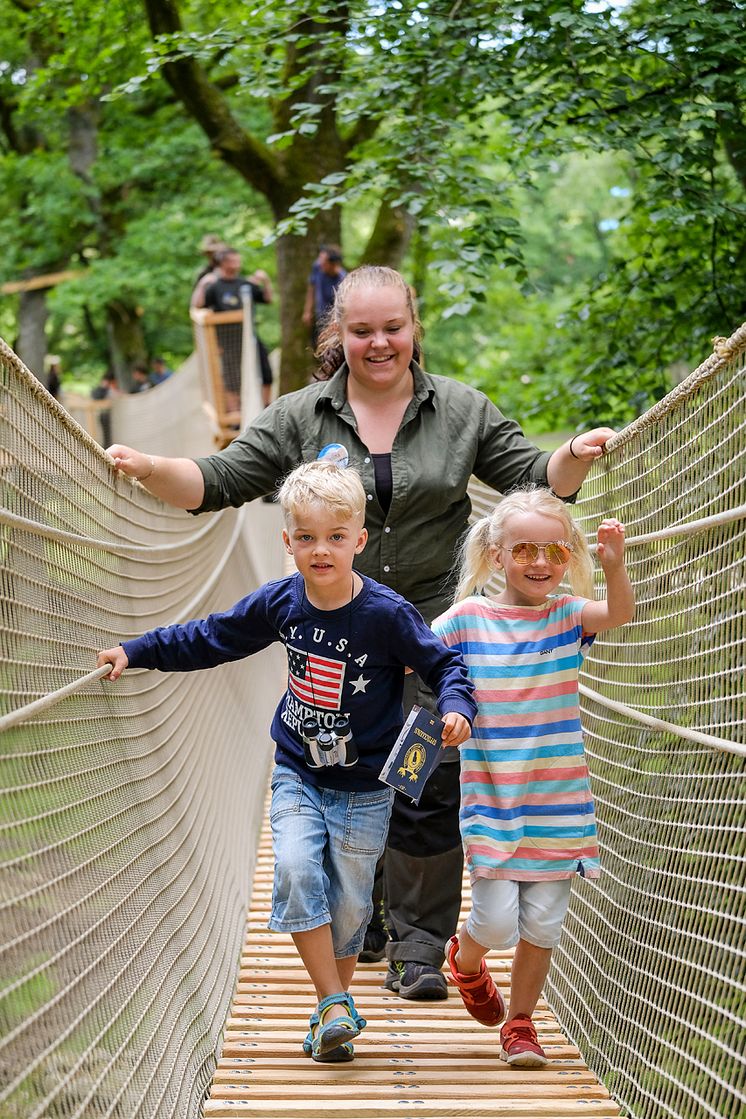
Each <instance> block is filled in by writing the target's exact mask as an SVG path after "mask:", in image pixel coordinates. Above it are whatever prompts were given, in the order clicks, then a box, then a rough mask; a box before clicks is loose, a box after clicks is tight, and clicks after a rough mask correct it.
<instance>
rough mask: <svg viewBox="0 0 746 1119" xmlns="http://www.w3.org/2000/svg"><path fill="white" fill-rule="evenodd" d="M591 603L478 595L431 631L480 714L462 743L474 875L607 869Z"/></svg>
mask: <svg viewBox="0 0 746 1119" xmlns="http://www.w3.org/2000/svg"><path fill="white" fill-rule="evenodd" d="M586 602H587V599H584V598H575V597H572V596H570V595H558V596H557V597H555V598H550V599H548V600H547V602H546V603H544V604H543V605H541V606H506V605H503V604H501V603H497V602H493V601H492V600H490V599H488V598H483V597H481V596H474V597H472V598H467V599H464V600H463V601H462V602H459V603H457V604H456V605H455V606H452V607H451V608H450V609H449V610H447V611H446V612H445V613H444V614H441V616H440V617H439V618H436V619H435V621H434V622H433V626H432V628H433V629H434V631H435V632H436V633H437V634H439V635H440V637H441V638H442V639H443V640H444V641H445V643H446V644H447V645H449V646H450V647H451V648H454V649H457V650H458V651H459V652H460V653H461V655H462V657H463V658H464V660H465V662H466V667H467V669H468V672H469V675H470V676H471V678H472V681H473V682H474V686H475V693H474V698H475V700H476V701H477V705H478V713H477V717H476V720H475V722H474V725H473V729H472V737H471V738H470V739H469V740H468V741H467V742H465V743H464V744H463V745H462V746H461V813H460V820H461V836H462V840H463V845H464V854H465V858H466V865H467V868H468V870H469V875H470V877H471V880H472V881H474V879H475V878H508V879H511V880H512V881H517V882H532V881H536V880H541V879H557V878H571V877H573V876H574V875H575V874H581V875H583V876H585V877H587V878H597V877H598V875H599V873H600V865H599V857H598V838H597V835H596V821H595V815H594V811H593V799H592V796H591V787H590V780H589V776H588V767H587V764H586V759H585V752H584V750H583V734H582V729H581V726H580V701H579V694H578V671H579V669H580V665H581V662H582V660H583V656H584V654H585V652H586V650H587V649H588V648H589V647H590V645H591V642H592V641H593V635H592V634H587V633H584V632H583V628H582V624H581V614H582V611H583V606H584V605H585V604H586Z"/></svg>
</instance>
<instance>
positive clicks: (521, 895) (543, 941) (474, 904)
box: [466, 878, 572, 948]
mask: <svg viewBox="0 0 746 1119" xmlns="http://www.w3.org/2000/svg"><path fill="white" fill-rule="evenodd" d="M571 886H572V879H571V878H559V879H551V880H548V881H547V880H544V881H541V882H513V881H511V880H510V879H507V878H477V879H475V881H474V882H473V883H472V887H471V912H470V914H469V916H468V917H467V918H466V931H467V932H468V934H469V936H471V937H472V938H473V939H474V940H476V942H477V944H481V945H482V946H483V947H484V948H513V947H514V946H515V945H516V944H517V943H518V941H519V940H527V941H528V943H529V944H533V945H535V946H536V947H537V948H556V947H557V945H558V944H559V939H560V934H561V933H562V924H563V922H564V920H565V914H566V913H567V907H568V905H569V903H570V888H571Z"/></svg>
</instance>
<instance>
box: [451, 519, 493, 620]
mask: <svg viewBox="0 0 746 1119" xmlns="http://www.w3.org/2000/svg"><path fill="white" fill-rule="evenodd" d="M492 544H493V539H492V518H491V517H482V519H481V520H480V521H477V522H476V524H474V525H472V527H471V528H470V529H469V532H468V533H467V535H466V538H465V540H464V542H463V544H462V545H461V548H460V550H459V562H458V568H459V580H458V584H457V586H456V590H455V592H454V595H453V601H454V603H456V602H461V600H462V599H464V598H468V597H469V595H472V594H481V592H482V590H483V588H484V586H485V585H486V583H487V582H488V581H489V579H490V577H491V576H492V574H493V567H492V562H491V556H490V549H491V548H492Z"/></svg>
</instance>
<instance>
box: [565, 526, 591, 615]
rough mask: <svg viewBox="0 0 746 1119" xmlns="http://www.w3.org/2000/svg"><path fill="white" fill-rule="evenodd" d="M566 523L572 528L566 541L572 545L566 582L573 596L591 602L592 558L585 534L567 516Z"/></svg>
mask: <svg viewBox="0 0 746 1119" xmlns="http://www.w3.org/2000/svg"><path fill="white" fill-rule="evenodd" d="M568 521H569V522H570V524H571V526H572V534H571V537H570V540H569V541H568V543H570V544H572V556H571V557H570V562H569V564H568V566H567V580H568V582H569V584H570V586H571V588H572V591H573V594H576V595H579V596H580V597H581V598H589V599H590V600H591V601H593V599H594V597H595V592H594V588H593V573H594V565H593V556H592V555H591V552H590V549H589V547H588V541H587V540H586V538H585V533H584V532H581V530H580V529H579V528H578V526H577V525H576V523H575V521H574V520H573V519H572V518H571V517H569V516H568Z"/></svg>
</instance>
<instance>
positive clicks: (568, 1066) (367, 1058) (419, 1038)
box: [204, 818, 621, 1119]
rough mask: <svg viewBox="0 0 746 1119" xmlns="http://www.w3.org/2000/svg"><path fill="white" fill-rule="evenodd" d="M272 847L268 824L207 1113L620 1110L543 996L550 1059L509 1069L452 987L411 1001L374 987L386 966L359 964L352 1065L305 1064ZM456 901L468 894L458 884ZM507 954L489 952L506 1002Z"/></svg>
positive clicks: (535, 1118) (305, 1007) (306, 987)
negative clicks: (270, 926)
mask: <svg viewBox="0 0 746 1119" xmlns="http://www.w3.org/2000/svg"><path fill="white" fill-rule="evenodd" d="M271 896H272V850H271V842H270V836H269V827H268V823H267V822H266V818H265V824H264V829H263V832H262V836H261V840H260V847H259V851H258V853H257V867H256V873H255V878H254V890H253V897H252V901H251V906H250V910H249V915H248V926H247V932H246V940H245V943H244V949H243V953H242V959H241V971H240V976H239V982H238V986H237V991H236V995H235V997H234V1000H233V1005H232V1008H231V1012H230V1017H229V1019H228V1022H227V1025H226V1030H225V1037H224V1043H223V1052H222V1057H221V1059H220V1061H219V1063H218V1067H217V1070H216V1073H215V1076H214V1078H213V1083H212V1087H211V1090H210V1097H209V1099H208V1100H207V1102H206V1103H205V1108H204V1114H205V1117H207V1119H223V1117H226V1116H233V1117H241V1116H247V1117H248V1116H250V1117H251V1119H290V1117H292V1119H318V1116H324V1115H328V1119H420V1117H427V1116H431V1117H432V1116H438V1117H441V1119H446V1117H448V1116H469V1117H470V1119H498V1117H500V1119H502V1117H505V1119H507V1117H511V1119H598V1117H603V1119H614V1117H619V1116H620V1114H621V1113H620V1111H619V1108H618V1107H617V1106H616V1104H615V1103H613V1101H612V1100H611V1099H610V1098H609V1094H608V1092H607V1091H606V1089H605V1088H604V1087H603V1086H602V1085H601V1084H599V1082H598V1080H597V1079H596V1077H595V1076H594V1075H593V1074H592V1073H590V1072H589V1071H588V1069H587V1068H586V1067H585V1065H584V1063H583V1061H582V1059H581V1057H580V1054H579V1053H578V1050H577V1049H576V1048H575V1047H574V1046H573V1045H571V1044H570V1043H569V1042H568V1040H567V1038H565V1037H564V1036H563V1034H562V1033H561V1032H560V1030H559V1027H558V1025H557V1022H556V1020H555V1019H554V1017H553V1015H552V1014H551V1012H550V1010H549V1009H548V1007H547V1006H546V1004H545V1003H540V1004H539V1008H538V1010H537V1014H536V1022H537V1028H538V1032H539V1038H540V1040H541V1042H542V1044H543V1046H544V1048H545V1049H546V1051H547V1053H548V1055H549V1057H550V1058H551V1063H550V1064H549V1065H548V1066H547V1068H545V1069H538V1070H537V1069H530V1070H529V1069H524V1070H517V1069H516V1070H513V1069H510V1068H508V1066H507V1065H506V1064H505V1063H504V1062H502V1061H500V1060H499V1059H498V1054H499V1049H500V1044H499V1036H498V1035H499V1030H497V1029H488V1028H486V1027H484V1026H480V1025H479V1023H478V1022H475V1021H474V1020H473V1019H472V1018H470V1017H469V1015H468V1014H467V1013H466V1011H465V1010H464V1008H463V1005H462V1003H461V999H460V998H459V995H458V992H457V991H456V990H455V989H454V988H449V997H448V1000H447V1001H441V1002H433V1003H426V1002H411V1001H408V1000H406V999H402V998H399V996H398V995H395V994H392V993H391V992H389V991H386V990H385V989H384V988H383V987H382V986H381V984H382V982H383V977H384V974H385V963H382V964H359V965H358V969H357V971H356V973H355V978H354V981H353V986H352V994H353V996H354V998H355V1003H356V1005H357V1007H358V1008H359V1010H360V1012H361V1014H363V1016H364V1017H365V1018H366V1019H367V1020H368V1026H367V1027H366V1029H365V1030H364V1031H363V1033H362V1034H361V1036H360V1037H359V1038H358V1039H357V1041H356V1042H355V1060H354V1061H352V1062H351V1063H349V1064H343V1065H322V1064H317V1063H316V1062H314V1061H311V1060H310V1058H309V1057H306V1056H305V1055H304V1053H303V1051H302V1049H301V1041H302V1039H303V1038H304V1037H305V1034H306V1032H307V1030H308V1015H309V1013H310V1012H311V1010H312V1008H313V1006H314V1003H315V998H314V993H313V989H312V987H311V984H310V982H309V980H308V977H307V976H306V974H305V972H304V970H303V967H302V965H301V962H300V958H299V956H298V954H297V953H296V951H295V948H294V946H293V943H292V940H291V939H290V937H289V936H286V935H282V934H278V933H270V932H268V931H267V928H266V921H267V919H268V916H269V909H270V903H271ZM464 897H465V899H467V900H468V897H469V893H468V883H467V884H465V889H464ZM510 958H511V953H510V952H503V953H499V952H491V953H490V956H489V963H490V968H491V971H492V974H493V975H494V977H495V981H496V982H497V984H498V986H499V987H500V988H501V990H502V992H503V995H505V996H506V998H507V988H508V981H509V979H508V977H509V968H510Z"/></svg>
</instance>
